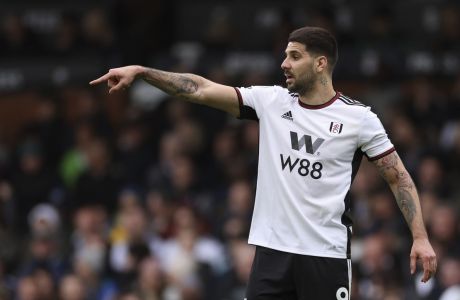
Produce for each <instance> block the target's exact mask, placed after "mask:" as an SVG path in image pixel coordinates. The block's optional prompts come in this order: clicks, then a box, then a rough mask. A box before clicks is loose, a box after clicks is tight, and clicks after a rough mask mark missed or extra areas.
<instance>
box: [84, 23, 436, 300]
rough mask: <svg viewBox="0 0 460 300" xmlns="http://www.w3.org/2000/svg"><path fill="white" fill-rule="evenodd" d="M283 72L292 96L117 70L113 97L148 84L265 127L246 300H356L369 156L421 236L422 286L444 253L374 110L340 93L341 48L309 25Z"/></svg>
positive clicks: (415, 253)
mask: <svg viewBox="0 0 460 300" xmlns="http://www.w3.org/2000/svg"><path fill="white" fill-rule="evenodd" d="M285 52H286V58H285V59H284V61H283V63H282V64H281V69H282V70H283V72H284V75H285V76H286V85H287V89H286V88H282V87H280V86H254V87H249V88H234V87H230V86H225V85H221V84H218V83H214V82H212V81H210V80H207V79H205V78H203V77H200V76H197V75H194V74H179V73H171V72H165V71H160V70H155V69H151V68H146V67H142V66H126V67H122V68H117V69H111V70H110V71H109V72H108V73H107V74H105V75H103V76H102V77H100V78H98V79H96V80H94V81H92V82H90V84H97V83H101V82H105V81H107V84H108V87H109V93H113V92H117V91H120V90H123V89H126V88H128V87H129V86H130V85H131V83H132V82H133V81H134V80H135V79H137V78H141V79H143V80H145V81H146V82H148V83H150V84H151V85H153V86H156V87H157V88H160V89H161V90H163V91H165V92H166V93H168V94H170V95H173V96H176V97H181V98H183V99H185V100H188V101H191V102H194V103H199V104H204V105H208V106H211V107H214V108H217V109H221V110H223V111H226V112H228V113H230V114H232V115H234V116H236V117H238V118H241V119H255V120H258V122H259V124H260V147H259V148H260V150H259V170H258V178H257V191H256V200H255V207H254V214H253V218H252V223H251V231H250V234H249V243H250V244H254V245H256V255H255V258H254V262H253V266H252V271H251V276H250V280H249V284H248V287H247V292H246V294H247V300H256V299H282V300H291V299H292V300H294V299H302V300H303V299H318V300H320V299H321V300H323V299H339V300H340V299H349V298H350V287H351V262H350V237H351V225H352V224H351V220H350V218H349V216H348V213H349V211H350V203H349V197H348V193H349V189H350V185H351V183H352V181H353V177H354V176H355V175H356V172H357V171H358V167H359V164H360V161H361V158H362V156H363V155H366V156H367V158H368V159H369V160H370V161H372V162H373V163H374V164H375V166H376V167H377V168H378V170H379V171H380V174H381V175H382V177H383V178H384V179H385V180H386V181H387V182H388V184H389V186H390V188H391V190H392V192H393V194H394V196H395V198H396V202H397V203H398V206H399V208H400V209H401V212H402V214H403V215H404V218H405V219H406V221H407V224H408V226H409V228H410V230H411V232H412V237H413V245H412V250H411V253H410V271H411V273H412V274H413V273H414V272H415V269H416V262H417V260H421V262H422V265H423V271H424V273H423V278H422V281H423V282H426V281H428V280H429V279H430V277H431V276H432V275H433V274H434V273H435V271H436V264H437V263H436V255H435V253H434V251H433V248H432V246H431V245H430V242H429V240H428V236H427V233H426V230H425V226H424V224H423V221H422V214H421V209H420V202H419V197H418V194H417V190H416V187H415V185H414V183H413V181H412V179H411V177H410V175H409V173H408V172H407V170H406V169H405V167H404V165H403V163H402V161H401V159H400V158H399V156H398V154H397V153H396V151H395V148H394V147H393V144H392V143H391V141H390V140H389V139H388V137H387V134H386V132H385V129H384V128H383V126H382V123H381V122H380V120H379V119H378V117H377V115H376V114H374V113H373V112H372V111H371V110H370V108H369V107H367V106H365V105H363V104H361V103H360V102H358V101H356V100H353V99H351V98H349V97H347V96H345V95H343V94H341V93H339V92H336V91H335V90H334V87H333V84H332V72H333V70H334V66H335V64H336V63H337V58H338V54H337V43H336V40H335V38H334V37H333V36H332V35H331V34H330V33H329V32H328V31H326V30H324V29H321V28H317V27H303V28H300V29H297V30H295V31H293V32H292V33H291V34H290V36H289V39H288V44H287V47H286V51H285Z"/></svg>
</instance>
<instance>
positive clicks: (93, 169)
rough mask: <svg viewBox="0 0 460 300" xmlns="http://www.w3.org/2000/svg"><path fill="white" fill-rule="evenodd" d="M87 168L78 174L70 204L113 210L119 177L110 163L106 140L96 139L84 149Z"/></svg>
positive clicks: (109, 211)
mask: <svg viewBox="0 0 460 300" xmlns="http://www.w3.org/2000/svg"><path fill="white" fill-rule="evenodd" d="M85 150H86V153H85V157H86V159H87V163H88V166H87V169H86V170H85V171H84V172H83V173H82V174H81V175H80V177H79V178H78V180H77V182H76V186H75V191H74V193H73V201H72V205H74V206H75V207H77V208H78V207H82V206H86V205H96V206H98V205H101V206H102V207H103V208H104V209H106V210H107V212H108V213H109V214H112V213H113V212H114V211H115V207H116V199H117V194H118V190H119V178H118V177H117V175H116V174H115V172H114V170H113V166H112V165H111V159H112V157H111V153H110V149H109V146H108V144H107V142H106V141H104V140H101V139H96V140H93V141H91V143H90V145H88V147H87V148H86V149H85Z"/></svg>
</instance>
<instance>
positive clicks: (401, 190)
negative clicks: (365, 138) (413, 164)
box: [376, 152, 417, 226]
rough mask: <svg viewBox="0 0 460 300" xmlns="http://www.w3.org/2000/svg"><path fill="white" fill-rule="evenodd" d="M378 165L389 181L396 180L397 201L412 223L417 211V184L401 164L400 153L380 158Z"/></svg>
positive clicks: (409, 222) (407, 219) (383, 175)
mask: <svg viewBox="0 0 460 300" xmlns="http://www.w3.org/2000/svg"><path fill="white" fill-rule="evenodd" d="M376 165H377V167H378V169H379V172H380V174H381V175H382V177H383V178H384V179H385V180H386V181H387V182H396V191H394V193H395V197H396V202H397V203H398V206H399V208H400V209H401V212H402V213H403V215H404V218H405V219H406V221H407V223H408V224H409V226H410V225H412V221H413V220H414V216H415V215H416V213H417V207H416V205H415V200H414V197H413V195H412V193H413V192H414V191H415V185H414V182H413V181H412V178H411V177H410V175H409V173H408V172H407V171H406V170H405V169H404V167H403V166H399V158H398V154H396V152H393V153H391V154H389V155H387V156H385V157H383V158H382V159H380V160H379V161H378V162H377V163H376Z"/></svg>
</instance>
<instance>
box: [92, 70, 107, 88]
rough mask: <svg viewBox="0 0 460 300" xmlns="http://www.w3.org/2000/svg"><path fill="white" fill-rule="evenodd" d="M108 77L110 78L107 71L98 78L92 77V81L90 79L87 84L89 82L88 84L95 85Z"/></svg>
mask: <svg viewBox="0 0 460 300" xmlns="http://www.w3.org/2000/svg"><path fill="white" fill-rule="evenodd" d="M109 78H110V74H109V73H107V74H105V75H103V76H101V77H99V78H97V79H94V80H93V81H90V82H89V84H90V85H95V84H98V83H101V82H103V81H106V80H108V79H109Z"/></svg>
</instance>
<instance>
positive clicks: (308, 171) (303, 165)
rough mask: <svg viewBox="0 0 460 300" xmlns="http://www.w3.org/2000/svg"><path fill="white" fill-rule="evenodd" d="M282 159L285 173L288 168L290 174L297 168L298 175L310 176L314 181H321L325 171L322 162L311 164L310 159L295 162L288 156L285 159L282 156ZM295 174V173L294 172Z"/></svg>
mask: <svg viewBox="0 0 460 300" xmlns="http://www.w3.org/2000/svg"><path fill="white" fill-rule="evenodd" d="M280 158H281V169H282V170H283V171H284V169H285V168H286V167H288V169H289V172H291V173H292V171H293V170H295V169H296V167H297V173H298V174H299V175H300V176H304V177H305V176H308V175H310V177H311V178H313V179H320V178H321V176H323V174H322V173H321V171H322V170H323V164H322V163H320V162H318V161H317V162H313V163H312V162H310V161H309V160H308V159H306V158H304V159H299V158H296V159H295V160H291V157H290V156H289V155H288V156H287V158H286V159H285V158H284V156H283V154H280ZM294 172H295V171H294Z"/></svg>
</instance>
